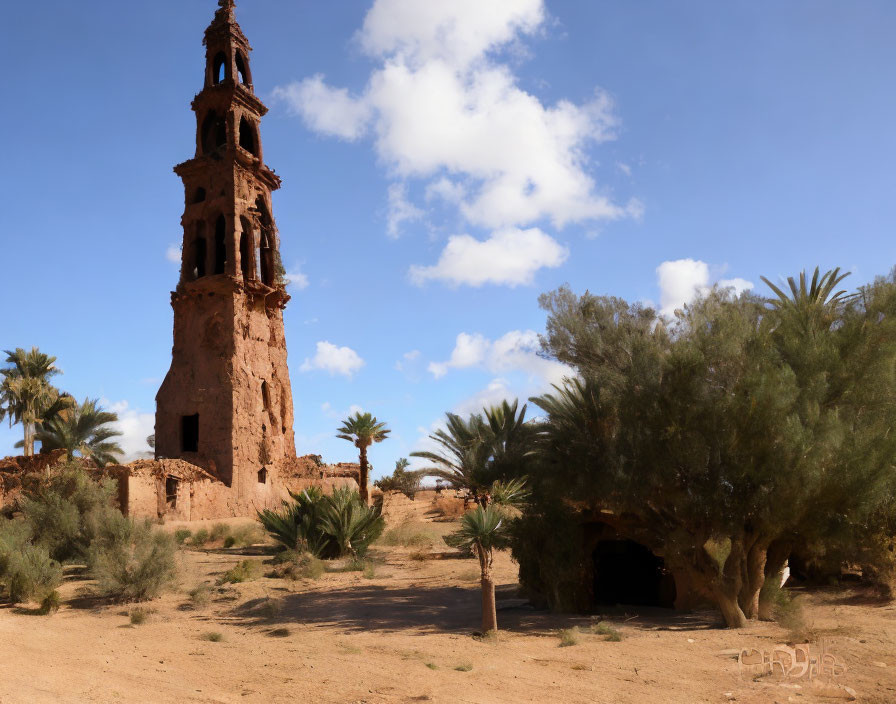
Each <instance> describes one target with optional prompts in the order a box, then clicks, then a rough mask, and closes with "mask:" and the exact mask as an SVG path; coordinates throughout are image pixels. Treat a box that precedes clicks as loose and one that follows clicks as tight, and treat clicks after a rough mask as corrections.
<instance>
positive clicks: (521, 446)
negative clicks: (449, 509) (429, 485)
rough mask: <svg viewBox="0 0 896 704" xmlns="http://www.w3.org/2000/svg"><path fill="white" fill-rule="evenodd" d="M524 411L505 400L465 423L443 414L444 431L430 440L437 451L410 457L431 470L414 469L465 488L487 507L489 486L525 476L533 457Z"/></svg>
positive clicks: (529, 428) (530, 437)
mask: <svg viewBox="0 0 896 704" xmlns="http://www.w3.org/2000/svg"><path fill="white" fill-rule="evenodd" d="M525 416H526V406H523V407H522V408H521V409H520V408H519V403H518V402H517V401H514V402H513V403H512V404H511V403H508V402H507V401H504V402H502V403H501V404H500V405H497V406H492V407H490V408H486V409H483V413H482V414H472V415H470V416H469V418H467V419H466V420H465V419H463V418H461V417H460V416H459V415H457V414H454V413H447V414H446V422H445V428H444V429H439V430H437V431H435V432H434V433H432V434H431V435H430V436H429V438H430V440H432V441H433V442H435V443H436V444H437V445H439V447H440V449H439V450H438V451H436V452H412V453H411V456H412V457H421V458H423V459H426V460H429V461H430V462H432V463H433V464H432V466H430V467H424V468H423V469H419V470H417V472H416V473H417V474H418V475H420V476H427V477H437V478H439V479H443V480H445V481H446V482H447V483H448V485H449V486H450V487H451V488H453V489H464V490H466V491H467V492H469V493H470V494H471V495H472V497H473V499H474V500H475V501H476V502H477V503H478V504H480V505H487V504H488V503H489V500H490V492H491V487H492V485H493V483H494V482H495V481H496V480H498V479H505V478H508V477H512V476H520V475H522V474H524V473H525V472H524V468H525V467H524V463H525V461H526V459H527V458H528V457H530V456H531V455H532V454H533V451H534V447H533V443H532V439H533V432H532V427H531V426H530V425H529V424H527V423H526V422H525Z"/></svg>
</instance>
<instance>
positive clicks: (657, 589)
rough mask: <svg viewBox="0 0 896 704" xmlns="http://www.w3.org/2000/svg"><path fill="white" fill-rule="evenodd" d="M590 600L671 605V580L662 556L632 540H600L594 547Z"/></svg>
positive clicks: (611, 602)
mask: <svg viewBox="0 0 896 704" xmlns="http://www.w3.org/2000/svg"><path fill="white" fill-rule="evenodd" d="M592 558H593V560H594V601H595V603H596V604H630V605H633V606H659V607H664V608H672V606H673V605H674V603H675V580H674V578H673V577H672V575H671V574H670V573H669V572H668V570H666V567H665V562H664V561H663V558H661V557H657V556H656V555H654V554H653V553H652V552H651V551H650V550H649V549H648V548H646V547H645V546H643V545H641V544H640V543H636V542H635V541H633V540H601V541H599V542H598V543H597V545H596V547H595V548H594V553H593V555H592Z"/></svg>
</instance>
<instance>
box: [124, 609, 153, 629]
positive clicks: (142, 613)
mask: <svg viewBox="0 0 896 704" xmlns="http://www.w3.org/2000/svg"><path fill="white" fill-rule="evenodd" d="M151 613H153V612H152V611H151V610H150V609H144V608H142V607H139V606H138V607H137V608H136V609H131V610H130V611H129V612H128V618H129V619H130V622H131V625H132V626H142V625H143V624H144V623H146V619H147V618H149V615H150V614H151Z"/></svg>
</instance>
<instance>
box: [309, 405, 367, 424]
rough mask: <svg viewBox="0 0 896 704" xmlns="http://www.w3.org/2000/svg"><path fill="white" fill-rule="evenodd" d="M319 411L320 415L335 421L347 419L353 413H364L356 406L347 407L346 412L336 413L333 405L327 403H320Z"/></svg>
mask: <svg viewBox="0 0 896 704" xmlns="http://www.w3.org/2000/svg"><path fill="white" fill-rule="evenodd" d="M320 410H321V413H323V414H324V415H325V416H326V417H327V418H333V419H336V420H344V419H345V418H348V417H349V416H352V415H354V414H355V413H363V412H364V409H363V408H362V407H361V406H358V405H356V404H352V405H351V406H349V407H348V410H347V411H338V410H336V409H335V408H333V405H332V404H331V403H330V402H329V401H326V402H324V403H322V404H321V405H320Z"/></svg>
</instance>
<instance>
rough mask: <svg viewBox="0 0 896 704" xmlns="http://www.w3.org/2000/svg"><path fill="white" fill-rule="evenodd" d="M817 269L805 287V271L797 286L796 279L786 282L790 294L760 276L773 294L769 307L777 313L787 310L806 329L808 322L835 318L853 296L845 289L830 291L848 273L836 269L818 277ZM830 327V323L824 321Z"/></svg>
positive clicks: (788, 279) (816, 268) (801, 274)
mask: <svg viewBox="0 0 896 704" xmlns="http://www.w3.org/2000/svg"><path fill="white" fill-rule="evenodd" d="M819 274H820V271H819V268H818V267H815V273H814V274H813V275H812V281H811V282H810V283H809V284H808V286H807V284H806V272H805V271H801V272H800V281H799V285H797V282H796V280H795V279H794V278H793V277H792V276H790V277H788V278H787V283H788V285H789V286H790V295H788V294H787V293H786V292H785V291H783V290H782V289H781V288H779V287H778V286H775V285H774V284H773V283H772V282H771V281H769V280H768V279H767V278H765V277H764V276H762V277H760V278H761V279H762V280H763V281H764V282H765V284H766V285H767V286H768V287H769V288H770V289H771V290H772V291H774V293H775V295H776V296H777V298H776V299H772V304H773V305H774V306H775V307H776V308H777V309H778V310H780V311H787V312H789V313H790V314H792V315H796V316H797V319H798V320H800V322H801V323H802V324H803V325H804V326H806V325H808V324H809V323H810V322H811V321H812V320H819V319H821V321H822V322H823V321H824V320H826V319H830V320H831V322H832V320H833V317H832V316H835V315H836V314H837V313H838V312H839V311H840V310H841V309H842V307H843V305H844V304H846V303H848V302H849V301H850V300H851V299H852V298H854V297H855V294H847V292H846V290H845V289H844V290H840V291H836V292H835V291H834V289H835V288H836V287H837V285H838V284H839V283H840V282H841V281H843V279H845V278H846V277H847V276H849V272H847V273H845V274H841V273H840V267H837V268H836V269H831V270H830V271H826V272H825V273H824V274H821V276H820V277H819ZM828 324H830V322H828Z"/></svg>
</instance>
